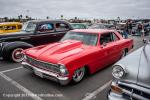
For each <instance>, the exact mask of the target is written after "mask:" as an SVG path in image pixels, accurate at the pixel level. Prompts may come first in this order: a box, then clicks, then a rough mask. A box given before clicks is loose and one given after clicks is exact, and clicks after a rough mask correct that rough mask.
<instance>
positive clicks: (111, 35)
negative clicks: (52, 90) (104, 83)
mask: <svg viewBox="0 0 150 100" xmlns="http://www.w3.org/2000/svg"><path fill="white" fill-rule="evenodd" d="M132 47H133V40H132V39H123V38H122V36H121V35H120V34H119V33H118V32H117V31H114V30H102V29H78V30H72V31H69V32H68V33H67V34H66V35H65V36H64V37H63V38H62V39H61V41H59V42H56V43H51V44H47V45H42V46H38V47H34V48H30V49H27V50H25V51H24V54H25V59H24V61H23V62H22V65H23V67H25V68H28V69H30V70H32V71H33V72H34V73H35V74H36V75H38V76H40V77H42V78H48V79H50V80H54V81H57V82H59V83H60V84H62V85H66V84H68V83H69V82H70V81H74V82H75V83H78V82H80V81H81V80H82V79H83V78H84V76H85V74H86V73H94V72H96V71H98V70H100V69H102V68H104V67H106V66H108V65H111V64H113V63H115V62H116V61H118V60H119V59H120V58H122V57H123V56H125V55H126V54H127V52H128V51H129V50H130V49H131V48H132Z"/></svg>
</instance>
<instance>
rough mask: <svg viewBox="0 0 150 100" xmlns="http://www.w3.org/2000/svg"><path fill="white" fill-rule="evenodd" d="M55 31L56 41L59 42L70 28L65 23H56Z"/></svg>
mask: <svg viewBox="0 0 150 100" xmlns="http://www.w3.org/2000/svg"><path fill="white" fill-rule="evenodd" d="M55 29H56V34H55V35H56V39H57V40H60V39H61V38H62V37H63V36H64V35H65V34H66V33H67V32H68V31H69V30H70V27H69V26H68V24H66V23H63V22H56V23H55Z"/></svg>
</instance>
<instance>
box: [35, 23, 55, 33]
mask: <svg viewBox="0 0 150 100" xmlns="http://www.w3.org/2000/svg"><path fill="white" fill-rule="evenodd" d="M37 32H38V33H47V32H54V25H53V24H51V23H46V24H41V25H39V26H38V29H37Z"/></svg>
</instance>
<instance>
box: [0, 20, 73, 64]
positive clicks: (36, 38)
mask: <svg viewBox="0 0 150 100" xmlns="http://www.w3.org/2000/svg"><path fill="white" fill-rule="evenodd" d="M69 30H72V27H71V25H70V24H69V23H68V22H66V21H62V20H32V21H28V22H26V23H25V24H24V25H23V28H22V30H21V31H20V32H15V33H11V34H3V35H0V57H2V58H3V59H5V60H12V61H14V62H20V61H22V60H23V59H24V58H23V54H22V53H21V52H22V50H23V49H27V48H30V47H33V46H37V45H41V44H47V43H52V42H56V41H59V40H60V39H61V38H62V37H63V36H64V35H65V34H66V32H67V31H69Z"/></svg>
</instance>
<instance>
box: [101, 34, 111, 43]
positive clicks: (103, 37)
mask: <svg viewBox="0 0 150 100" xmlns="http://www.w3.org/2000/svg"><path fill="white" fill-rule="evenodd" d="M112 41H113V40H112V35H111V33H104V34H101V36H100V44H103V43H109V42H112Z"/></svg>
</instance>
